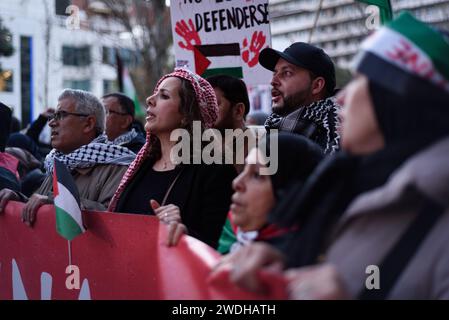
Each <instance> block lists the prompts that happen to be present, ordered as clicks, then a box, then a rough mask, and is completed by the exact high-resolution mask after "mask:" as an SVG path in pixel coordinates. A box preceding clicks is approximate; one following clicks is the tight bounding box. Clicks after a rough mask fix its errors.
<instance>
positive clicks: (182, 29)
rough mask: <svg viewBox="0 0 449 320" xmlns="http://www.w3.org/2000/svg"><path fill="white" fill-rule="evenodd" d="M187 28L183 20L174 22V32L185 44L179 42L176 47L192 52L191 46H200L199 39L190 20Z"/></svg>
mask: <svg viewBox="0 0 449 320" xmlns="http://www.w3.org/2000/svg"><path fill="white" fill-rule="evenodd" d="M189 26H190V28H189ZM189 26H188V25H187V23H186V22H185V21H184V20H181V21H178V22H176V26H175V31H176V33H177V34H178V35H179V36H180V37H182V38H184V40H185V42H186V43H184V42H182V41H179V42H178V45H179V46H180V47H181V48H183V49H186V50H193V46H195V45H200V44H201V39H200V36H199V35H198V32H196V30H195V27H194V25H193V21H192V19H189Z"/></svg>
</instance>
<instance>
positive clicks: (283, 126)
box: [265, 97, 340, 154]
mask: <svg viewBox="0 0 449 320" xmlns="http://www.w3.org/2000/svg"><path fill="white" fill-rule="evenodd" d="M339 108H340V106H339V105H338V104H337V103H336V102H335V100H334V98H332V97H331V98H327V99H324V100H320V101H316V102H314V103H312V104H311V105H308V106H304V107H300V108H299V109H298V110H296V111H294V112H292V113H290V114H289V115H287V116H285V117H281V116H280V115H278V114H276V113H272V114H271V115H270V116H269V117H268V119H267V120H266V122H265V128H266V129H267V130H269V129H278V130H279V131H286V132H293V133H297V134H301V135H305V136H306V137H308V138H310V139H312V140H313V141H314V142H316V143H317V144H318V145H320V146H321V147H322V148H323V150H324V153H326V154H332V153H334V152H335V151H337V150H339V148H340V135H339V134H338V131H337V128H338V127H339V125H340V121H339V119H338V110H339ZM308 123H313V124H314V125H315V126H316V127H317V130H314V131H316V132H313V133H311V132H310V126H309V125H308Z"/></svg>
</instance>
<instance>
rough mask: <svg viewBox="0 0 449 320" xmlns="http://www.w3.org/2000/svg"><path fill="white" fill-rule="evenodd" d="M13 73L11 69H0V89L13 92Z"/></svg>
mask: <svg viewBox="0 0 449 320" xmlns="http://www.w3.org/2000/svg"><path fill="white" fill-rule="evenodd" d="M13 75H14V74H13V72H12V70H1V71H0V91H2V92H13V89H14V88H13Z"/></svg>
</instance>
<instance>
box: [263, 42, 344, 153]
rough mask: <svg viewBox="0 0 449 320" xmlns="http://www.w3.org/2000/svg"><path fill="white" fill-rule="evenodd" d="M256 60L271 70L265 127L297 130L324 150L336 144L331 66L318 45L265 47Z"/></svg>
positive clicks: (329, 60)
mask: <svg viewBox="0 0 449 320" xmlns="http://www.w3.org/2000/svg"><path fill="white" fill-rule="evenodd" d="M259 63H260V64H261V65H262V66H263V67H264V68H266V69H268V70H271V71H273V72H274V73H273V78H272V80H271V86H272V90H271V96H272V108H273V113H272V114H271V115H270V116H269V117H268V119H267V121H266V122H265V127H266V128H267V129H279V130H280V131H287V132H293V133H297V134H301V135H303V136H305V137H307V138H309V139H311V140H312V141H314V142H316V143H317V144H318V145H320V146H321V147H322V148H323V150H324V152H325V153H326V154H331V153H334V152H335V151H337V150H338V148H339V134H338V132H337V128H338V125H339V124H338V117H337V113H338V109H339V107H338V105H337V104H336V103H335V101H334V100H333V98H332V95H333V94H334V89H335V83H336V82H335V67H334V64H333V62H332V60H331V59H330V58H329V56H328V55H327V54H326V53H325V52H324V51H323V50H322V49H320V48H317V47H315V46H313V45H310V44H308V43H304V42H295V43H293V44H292V45H291V46H290V47H288V48H287V49H285V50H284V51H283V52H280V51H277V50H274V49H271V48H265V49H263V50H262V51H261V52H260V56H259Z"/></svg>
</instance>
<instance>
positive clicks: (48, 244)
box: [0, 201, 286, 300]
mask: <svg viewBox="0 0 449 320" xmlns="http://www.w3.org/2000/svg"><path fill="white" fill-rule="evenodd" d="M22 207H23V204H22V203H18V202H13V201H11V202H10V203H9V204H8V206H7V207H6V210H5V212H4V213H3V214H0V300H5V299H33V300H40V299H69V300H71V299H75V300H76V299H96V300H98V299H176V300H183V299H194V300H204V299H284V298H286V296H285V290H284V285H285V284H284V283H283V281H282V279H281V278H280V277H279V276H278V275H273V274H271V275H270V274H264V275H262V278H263V279H264V283H265V284H266V285H267V286H268V287H269V288H270V290H269V291H268V292H270V293H269V294H253V293H249V292H245V291H242V290H241V289H239V288H237V287H236V286H235V285H233V284H232V283H230V282H229V280H228V277H227V274H226V272H224V273H222V274H218V275H216V276H214V277H212V278H211V277H210V274H211V269H212V267H213V266H214V265H215V264H216V263H217V261H218V259H219V254H218V253H217V252H216V251H215V250H213V249H212V248H210V247H208V246H207V245H206V244H204V243H202V242H201V241H198V240H196V239H194V238H191V237H183V239H181V241H180V243H179V244H178V246H176V247H171V248H169V247H167V246H166V245H165V241H166V236H167V230H166V227H165V226H164V225H161V224H159V222H158V221H157V219H156V218H155V217H151V216H145V215H130V214H117V213H109V212H83V216H84V221H85V224H86V227H87V230H88V231H87V232H86V233H84V234H82V235H80V236H79V237H77V238H75V239H74V240H73V241H72V242H71V250H70V252H71V256H70V260H71V264H72V265H74V266H76V267H77V269H78V270H77V272H75V271H73V269H71V270H66V269H67V267H68V265H69V249H68V241H66V240H65V239H63V238H62V237H61V236H59V235H58V233H57V232H56V228H55V212H54V207H53V206H51V205H46V206H43V207H42V208H41V209H40V210H39V212H38V218H37V222H36V223H35V225H34V226H33V228H30V227H28V226H27V225H25V224H24V223H22V222H21V221H20V213H21V210H22ZM66 271H67V273H66ZM76 276H79V277H78V279H79V281H78V282H79V285H78V288H73V285H74V284H75V283H76V281H75V279H76Z"/></svg>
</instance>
